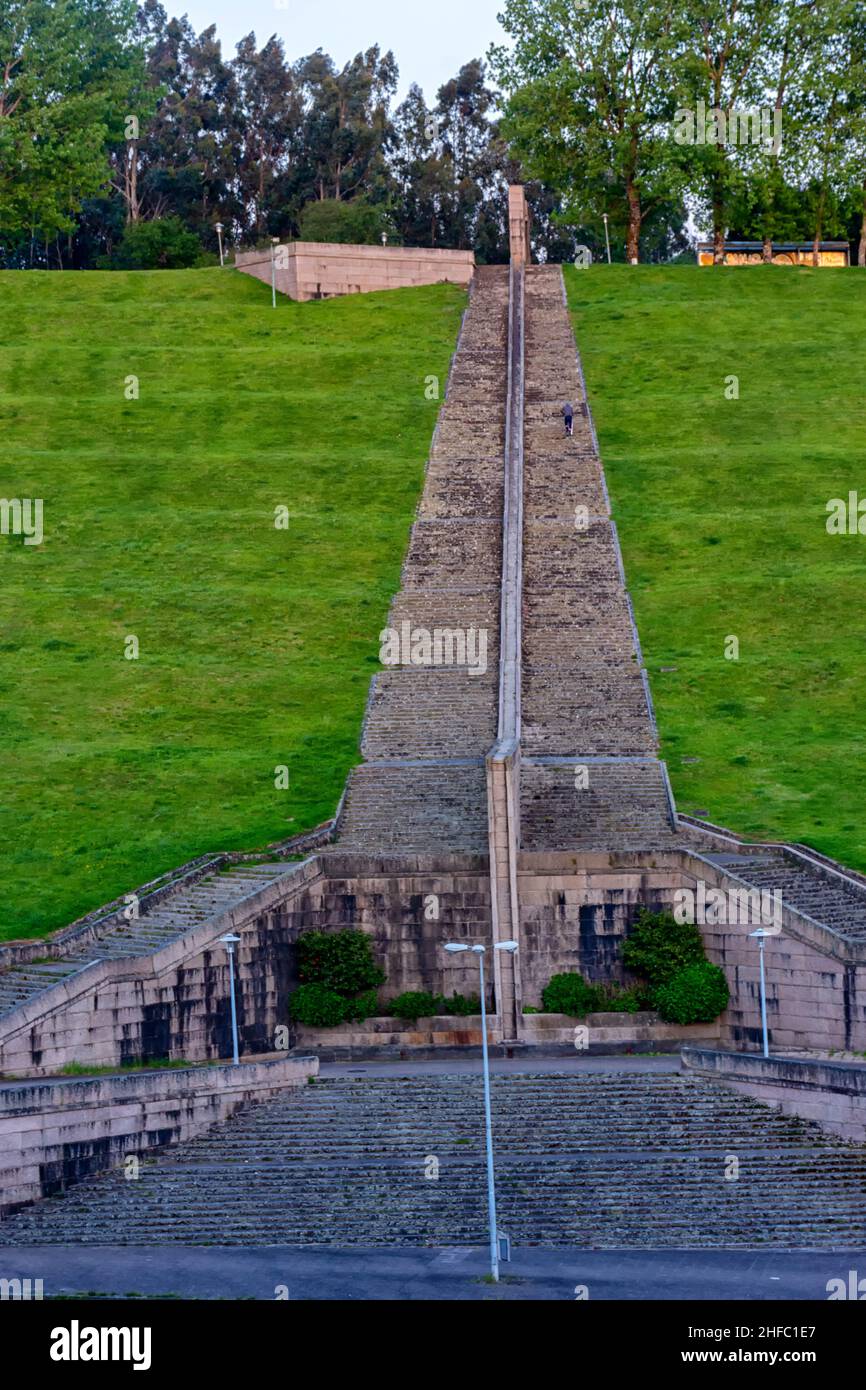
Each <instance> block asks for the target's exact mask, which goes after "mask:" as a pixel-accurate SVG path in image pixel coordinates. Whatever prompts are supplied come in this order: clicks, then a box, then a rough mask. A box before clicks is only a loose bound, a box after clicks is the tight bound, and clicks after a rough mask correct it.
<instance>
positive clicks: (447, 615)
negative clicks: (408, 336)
mask: <svg viewBox="0 0 866 1390" xmlns="http://www.w3.org/2000/svg"><path fill="white" fill-rule="evenodd" d="M507 315H508V270H507V268H506V267H499V266H495V267H480V268H479V269H478V270H477V271H476V274H475V280H474V282H473V287H472V294H471V298H470V302H469V308H468V309H467V312H466V316H465V318H464V322H463V328H462V331H461V334H460V340H459V343H458V345H457V351H456V353H455V356H454V361H453V364H452V368H451V375H450V378H449V383H448V392H447V395H446V398H445V401H444V404H443V406H442V410H441V412H440V418H439V423H438V425H437V429H436V434H435V436H434V440H433V445H432V449H431V454H430V461H429V464H428V469H427V477H426V481H425V487H424V492H423V495H422V498H421V502H420V504H419V508H418V516H417V520H416V522H415V525H414V526H413V528H412V535H411V538H410V542H409V549H408V553H407V556H406V560H405V563H404V566H403V579H402V588H401V591H400V593H399V594H398V595H397V597H396V599H395V600H394V603H393V605H392V609H391V614H390V617H389V619H388V626H389V627H392V628H395V629H397V630H400V628H401V624H402V623H404V622H408V623H410V624H411V626H412V628H424V629H427V631H428V632H433V631H434V630H435V629H436V628H447V629H452V630H453V629H457V628H462V629H464V630H465V629H467V628H470V627H474V628H476V629H483V630H484V631H485V633H486V636H487V652H486V661H487V669H486V672H484V673H483V674H479V673H473V672H471V671H470V670H469V669H468V668H467V667H466V666H463V667H461V666H449V667H434V668H430V667H424V666H412V665H405V666H404V665H401V666H398V667H393V668H391V669H387V670H383V671H381V672H380V673H379V674H377V675H376V676H375V677H374V680H373V684H372V688H371V692H370V700H369V703H368V708H367V715H366V718H365V721H364V731H363V734H362V739H361V749H362V752H363V755H364V759H365V761H364V763H363V764H362V765H361V766H360V767H358V768H356V769H355V771H354V772H353V773H352V775H351V777H350V779H349V784H348V787H347V792H346V802H345V808H344V812H343V815H342V817H341V822H340V829H339V847H340V849H341V850H349V851H356V850H365V851H371V852H373V853H382V852H388V853H411V852H425V851H427V852H435V851H447V852H451V853H464V852H469V853H483V852H484V851H485V850H486V848H487V807H486V788H485V780H484V758H485V755H486V753H487V751H488V749H489V748H490V746H491V744H492V743H493V740H494V738H495V736H496V711H497V691H498V662H499V649H498V643H499V583H500V570H501V564H502V554H501V551H502V500H503V499H502V486H503V483H502V453H503V448H504V444H505V400H506V380H507Z"/></svg>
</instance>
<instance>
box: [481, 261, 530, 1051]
mask: <svg viewBox="0 0 866 1390" xmlns="http://www.w3.org/2000/svg"><path fill="white" fill-rule="evenodd" d="M524 286H525V275H524V269H523V264H522V263H520V264H514V263H512V265H511V269H510V278H509V297H508V394H507V402H506V414H505V480H504V501H503V516H502V593H501V602H500V620H499V631H500V640H499V717H498V727H497V737H496V743H495V744H494V745H493V748H492V749H491V750H490V752H489V753H488V755H487V759H486V766H487V822H488V834H489V841H490V899H491V917H492V924H493V940H494V942H497V941H519V939H520V905H519V898H518V890H517V859H518V854H519V851H520V693H521V685H522V662H521V650H522V644H523V632H522V611H523V400H524ZM493 979H494V984H495V988H496V1000H497V1011H498V1014H499V1019H500V1027H501V1029H502V1032H503V1038H504V1040H506V1041H510V1040H515V1041H516V1040H517V1039H518V1038H519V1035H520V1026H521V1017H522V1008H523V1004H522V992H521V988H520V965H519V956H518V955H517V954H511V953H509V952H503V951H494V952H493Z"/></svg>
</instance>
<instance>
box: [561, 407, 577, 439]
mask: <svg viewBox="0 0 866 1390" xmlns="http://www.w3.org/2000/svg"><path fill="white" fill-rule="evenodd" d="M562 417H563V419H564V420H565V433H566V434H574V406H573V405H572V404H571V401H566V402H565V405H564V406H563V407H562Z"/></svg>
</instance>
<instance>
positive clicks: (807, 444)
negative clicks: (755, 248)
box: [567, 266, 866, 869]
mask: <svg viewBox="0 0 866 1390" xmlns="http://www.w3.org/2000/svg"><path fill="white" fill-rule="evenodd" d="M567 283H568V291H569V296H570V303H571V307H572V310H573V316H574V322H575V327H576V330H577V335H578V342H579V344H580V347H581V351H582V355H583V358H584V364H585V368H586V373H587V378H588V386H589V392H590V398H591V402H592V407H593V411H594V414H595V419H596V424H597V427H598V432H599V437H600V444H601V448H602V453H603V456H604V462H605V467H606V470H607V476H608V482H609V484H610V489H611V494H612V502H613V507H614V512H615V515H616V518H617V521H618V523H619V526H620V534H621V538H622V544H623V551H624V557H625V564H626V571H627V574H628V579H629V584H630V587H631V591H632V596H633V599H634V602H635V609H636V614H637V620H638V627H639V630H640V635H641V642H642V644H643V648H644V655H645V659H646V663H647V667H648V669H649V673H650V678H651V683H652V691H653V697H654V699H655V702H656V709H657V714H658V718H659V724H660V728H661V733H662V738H663V752H664V756H665V757H666V758H667V759H668V764H669V767H670V771H671V778H672V781H673V786H674V791H675V794H676V797H677V801H678V804H679V806H680V809H681V810H683V811H698V810H700V811H705V812H706V813H708V815H709V816H710V817H711V818H712V819H714V820H716V821H720V822H722V823H724V824H726V825H729V826H732V827H734V828H735V829H737V830H739V831H742V832H744V833H746V834H749V835H770V836H774V837H775V836H778V837H785V838H791V839H795V840H801V841H805V842H807V843H809V844H811V845H814V846H815V847H817V848H818V849H821V850H823V851H824V852H826V853H829V854H832V855H836V856H838V857H839V858H840V859H842V860H845V861H846V862H847V863H849V864H851V865H854V866H857V867H859V868H861V869H863V868H866V824H864V817H863V814H862V788H863V787H864V785H866V729H864V721H863V702H864V694H863V692H864V688H866V604H864V581H866V536H860V535H855V536H848V535H843V536H831V535H828V533H827V530H826V520H827V512H826V504H827V502H828V500H829V499H830V498H835V497H841V498H847V496H848V492H849V489H856V490H858V491H859V494H860V495H861V496H863V497H866V463H864V444H866V354H864V352H863V324H864V322H866V273H864V272H863V271H860V270H856V269H852V270H812V269H804V270H795V269H790V270H789V269H787V268H786V269H783V268H780V267H774V266H768V267H753V268H743V269H721V270H712V269H698V268H697V267H688V266H686V267H670V268H653V267H646V268H643V267H641V268H640V269H638V270H631V269H629V268H627V267H620V266H611V267H608V266H593V267H592V269H591V270H589V271H577V270H575V269H573V268H571V269H569V271H568V272H567ZM731 376H736V377H738V378H739V399H738V400H734V399H731V400H728V399H726V397H725V388H726V378H728V377H731ZM729 636H736V637H738V638H739V660H738V661H732V660H726V659H725V642H726V638H728V637H729ZM666 667H671V668H674V669H672V670H664V669H663V668H666ZM692 760H694V761H692Z"/></svg>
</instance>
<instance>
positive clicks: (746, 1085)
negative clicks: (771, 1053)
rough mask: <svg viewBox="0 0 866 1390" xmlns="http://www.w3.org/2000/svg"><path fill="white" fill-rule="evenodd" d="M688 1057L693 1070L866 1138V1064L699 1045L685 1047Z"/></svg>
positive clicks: (835, 1131) (685, 1061) (842, 1134)
mask: <svg viewBox="0 0 866 1390" xmlns="http://www.w3.org/2000/svg"><path fill="white" fill-rule="evenodd" d="M682 1063H683V1066H684V1067H685V1068H686V1070H687V1071H693V1072H699V1073H700V1074H701V1075H702V1076H711V1077H712V1078H713V1079H714V1080H716V1081H721V1082H722V1083H723V1084H724V1085H725V1086H730V1087H731V1089H732V1090H735V1091H740V1092H741V1093H742V1094H744V1095H748V1096H754V1098H755V1099H756V1100H762V1101H765V1102H766V1103H767V1104H768V1105H772V1106H774V1107H775V1108H776V1109H777V1110H781V1111H782V1112H783V1113H784V1114H786V1115H800V1116H802V1118H803V1119H807V1120H814V1121H816V1123H817V1124H820V1125H821V1126H822V1127H823V1128H824V1129H826V1130H828V1131H829V1132H830V1133H831V1134H836V1135H838V1136H839V1137H840V1138H842V1139H850V1140H853V1141H854V1142H855V1143H858V1144H863V1143H866V1066H863V1065H858V1064H853V1063H850V1062H830V1061H822V1060H815V1059H811V1058H799V1057H797V1058H794V1057H768V1058H764V1057H763V1056H756V1055H755V1054H753V1053H743V1052H739V1053H732V1052H717V1051H714V1050H710V1049H708V1048H699V1047H684V1048H683V1052H682Z"/></svg>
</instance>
